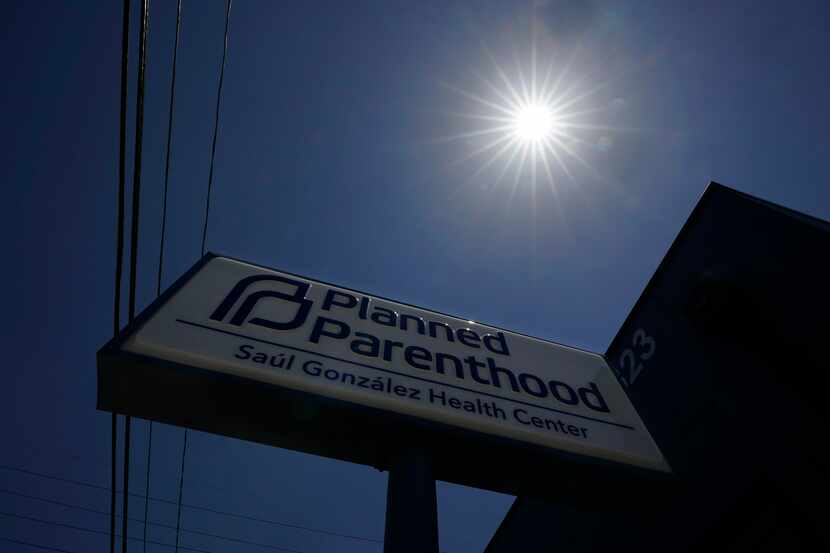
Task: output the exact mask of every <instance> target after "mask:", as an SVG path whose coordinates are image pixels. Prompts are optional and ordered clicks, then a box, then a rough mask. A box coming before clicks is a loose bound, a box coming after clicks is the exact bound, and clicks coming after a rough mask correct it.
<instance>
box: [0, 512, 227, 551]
mask: <svg viewBox="0 0 830 553" xmlns="http://www.w3.org/2000/svg"><path fill="white" fill-rule="evenodd" d="M0 516H6V517H10V518H16V519H19V520H28V521H29V522H36V523H38V524H45V525H47V526H55V527H57V528H67V529H69V530H76V531H78V532H88V533H90V534H103V535H105V536H106V535H108V534H109V533H108V532H105V531H103V530H96V529H95V528H87V527H86V526H77V525H75V524H67V523H65V522H56V521H54V520H45V519H42V518H37V517H30V516H26V515H20V514H17V513H6V512H4V511H0ZM124 520H126V519H124ZM120 536H121V541H122V543H123V542H124V541H126V540H133V541H138V540H140V538H128V537H127V536H125V535H124V534H120ZM147 543H150V544H152V545H160V546H162V547H171V548H172V547H173V545H172V544H169V543H164V542H161V541H149V542H147ZM182 549H184V550H187V551H196V552H198V553H213V552H212V551H208V550H207V549H196V548H195V547H184V546H182Z"/></svg>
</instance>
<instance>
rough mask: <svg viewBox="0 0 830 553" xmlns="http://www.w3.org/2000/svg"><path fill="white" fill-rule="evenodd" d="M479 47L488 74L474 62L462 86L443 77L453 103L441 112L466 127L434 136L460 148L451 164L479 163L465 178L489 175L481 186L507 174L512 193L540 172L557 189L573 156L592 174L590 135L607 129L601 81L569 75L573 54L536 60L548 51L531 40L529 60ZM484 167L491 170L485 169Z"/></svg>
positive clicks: (594, 143) (533, 182) (536, 178)
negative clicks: (508, 58)
mask: <svg viewBox="0 0 830 553" xmlns="http://www.w3.org/2000/svg"><path fill="white" fill-rule="evenodd" d="M482 50H483V52H484V53H485V54H486V57H487V58H489V60H490V62H491V69H490V70H489V72H490V75H489V76H488V75H486V74H484V73H482V72H481V71H479V70H476V69H472V70H470V71H469V74H470V76H472V77H474V78H475V79H474V81H473V83H468V84H467V86H463V87H462V86H458V85H456V84H452V83H448V82H444V83H442V84H443V85H444V86H445V87H446V88H447V89H449V90H450V91H451V92H453V93H454V96H455V101H456V102H459V103H458V107H457V108H455V109H453V110H451V111H447V112H445V113H446V114H447V115H449V116H451V117H453V118H454V119H455V120H456V121H459V122H461V121H464V127H466V129H459V131H460V132H458V133H457V134H451V135H448V136H443V137H439V138H437V139H436V140H435V141H434V142H436V143H445V142H456V143H457V144H459V147H460V148H461V149H462V152H461V155H460V156H459V157H458V158H456V159H455V160H453V163H454V164H460V163H468V162H470V163H472V164H474V165H477V166H478V167H477V168H476V170H475V171H474V172H473V173H472V175H471V177H470V178H471V179H479V178H487V179H488V180H490V182H489V183H487V184H482V185H481V186H482V187H483V188H489V189H493V188H494V187H496V186H498V185H501V184H502V183H504V182H505V181H506V180H507V181H508V182H509V181H512V190H511V197H512V194H513V193H515V191H516V189H517V188H518V186H519V184H520V183H522V182H524V183H527V184H528V185H529V186H530V187H531V188H532V189H533V190H534V191H535V190H536V186H537V182H538V181H539V179H541V180H542V181H543V182H545V183H546V184H547V187H548V188H549V189H550V191H551V192H552V193H553V194H554V195H555V196H558V194H559V190H558V188H559V183H560V181H561V180H562V178H563V177H564V178H566V179H568V180H569V181H571V182H575V176H574V173H573V171H572V170H571V165H572V163H576V164H577V165H580V166H582V167H584V168H585V169H587V170H588V171H589V172H590V174H592V175H595V174H597V172H596V169H595V168H594V167H593V166H592V165H591V163H590V162H589V161H588V159H586V157H585V155H586V154H587V155H590V153H591V152H593V151H594V149H595V148H596V146H597V144H599V143H598V142H597V138H596V137H595V136H593V135H594V134H597V133H601V132H604V131H605V130H610V129H611V127H607V126H605V125H601V124H600V122H599V121H597V120H596V116H597V115H600V114H601V113H602V111H603V109H605V108H604V107H603V105H604V104H597V103H596V102H597V98H596V97H595V94H596V93H597V92H598V91H600V90H602V89H603V87H604V86H605V83H604V82H597V83H594V85H593V86H590V81H589V82H586V81H585V79H582V78H579V77H580V75H575V74H574V71H572V67H573V65H574V64H573V58H571V59H570V60H568V59H564V61H563V58H564V57H563V56H559V57H553V56H550V57H548V59H541V60H540V57H542V58H544V57H546V56H541V55H540V52H539V51H538V50H537V48H536V45H535V43H534V45H533V46H532V48H531V51H530V56H529V59H523V57H522V56H521V55H519V54H518V53H517V52H516V51H514V56H513V63H510V64H507V65H502V64H500V63H498V62H497V61H496V58H495V56H493V54H492V53H491V52H490V51H489V49H488V48H487V47H486V46H485V45H482ZM545 51H547V50H545ZM540 62H541V63H540ZM528 69H529V70H528ZM484 71H485V72H487V71H488V70H487V69H485V70H484ZM476 81H477V83H476ZM471 84H474V86H473V87H472V88H471V87H470V85H471ZM586 85H588V86H586ZM488 168H492V170H491V171H489V172H488V173H485V170H487V169H488ZM485 175H486V176H485ZM534 194H535V192H534Z"/></svg>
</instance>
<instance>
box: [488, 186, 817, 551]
mask: <svg viewBox="0 0 830 553" xmlns="http://www.w3.org/2000/svg"><path fill="white" fill-rule="evenodd" d="M828 290H830V224H828V223H827V222H825V221H821V220H818V219H815V218H812V217H809V216H806V215H804V214H801V213H798V212H795V211H792V210H789V209H786V208H783V207H780V206H777V205H774V204H771V203H769V202H766V201H763V200H760V199H758V198H754V197H752V196H749V195H747V194H743V193H741V192H737V191H735V190H732V189H730V188H727V187H724V186H722V185H719V184H716V183H712V184H710V186H709V187H708V188H707V190H706V192H705V193H704V194H703V196H702V198H701V199H700V201H699V202H698V204H697V206H696V207H695V208H694V210H693V212H692V214H691V216H690V217H689V219H688V221H687V222H686V223H685V224H684V226H683V228H682V229H681V231H680V233H679V235H678V236H677V238H676V239H675V241H674V243H673V244H672V246H671V247H670V249H669V251H668V253H667V254H666V256H665V258H664V259H663V261H662V262H661V263H660V266H659V267H658V268H657V271H656V272H655V274H654V276H653V277H652V278H651V280H650V281H649V283H648V285H647V286H646V289H645V291H644V292H643V293H642V295H641V297H640V298H639V300H638V301H637V303H636V304H635V305H634V308H633V309H632V311H631V313H630V314H629V316H628V318H627V319H626V321H625V323H624V324H623V326H622V328H621V329H620V331H619V332H618V333H617V336H616V337H615V338H614V340H613V342H612V343H611V345H610V347H609V348H608V351H607V352H606V359H607V361H608V363H609V365H610V366H611V367H612V368H613V369H614V370H615V372H616V373H617V376H618V378H619V379H620V381H621V382H622V383H623V386H624V387H626V389H627V391H628V394H629V396H630V398H631V400H632V402H633V404H634V406H635V407H636V408H637V410H638V412H639V413H640V415H641V417H642V419H643V421H644V422H645V424H646V426H647V427H648V428H649V430H650V431H651V433H652V435H653V436H654V439H655V440H656V442H657V444H658V445H659V446H660V448H661V449H662V451H663V453H664V454H665V456H666V458H667V459H668V461H669V463H670V464H671V466H672V468H673V470H674V472H675V475H676V479H675V480H676V482H675V484H676V486H674V487H673V488H672V489H671V490H670V493H668V494H666V495H665V496H663V497H662V498H661V499H659V500H655V501H653V502H652V503H654V504H651V505H649V504H645V505H644V504H643V501H641V498H636V497H619V498H618V500H616V501H615V502H613V504H611V505H602V506H601V508H597V509H596V510H593V509H586V508H585V507H580V508H577V507H574V506H569V505H567V504H565V503H559V502H557V501H556V500H555V498H547V499H538V498H530V497H520V498H518V499H517V500H516V502H515V503H514V505H513V507H512V508H511V510H510V512H509V513H508V514H507V516H506V517H505V519H504V521H503V522H502V524H501V526H500V527H499V529H498V531H497V532H496V534H495V536H494V537H493V539H492V540H491V542H490V544H489V545H488V547H487V550H486V551H487V553H502V552H515V551H522V552H529V551H568V552H583V551H584V552H587V551H637V552H639V553H646V552H657V551H660V552H663V551H673V552H686V551H688V552H704V551H707V552H708V551H724V552H776V553H780V552H785V551H830V525H828V524H827V522H826V520H825V519H826V517H827V515H828V513H830V461H828V459H830V456H828V453H827V448H826V445H825V442H826V441H827V439H828V437H830V427H828V426H827V423H828V420H830V415H828V413H830V402H829V401H828V399H827V395H828V393H829V392H830V387H829V386H830V362H828V353H827V352H828V346H830V292H828ZM646 503H648V502H646Z"/></svg>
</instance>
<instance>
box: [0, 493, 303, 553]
mask: <svg viewBox="0 0 830 553" xmlns="http://www.w3.org/2000/svg"><path fill="white" fill-rule="evenodd" d="M0 493H5V494H8V495H12V496H15V497H22V498H25V499H31V500H34V501H40V502H43V503H49V504H51V505H58V506H59V507H66V508H68V509H75V510H78V511H85V512H88V513H95V514H99V515H107V514H109V513H108V512H107V511H102V510H100V509H95V508H93V507H87V506H85V505H78V504H76V503H67V502H65V501H58V500H57V499H51V498H47V497H40V496H37V495H30V494H26V493H21V492H17V491H14V490H7V489H3V488H0ZM119 518H120V515H119ZM129 520H131V521H133V522H142V519H140V518H132V517H130V519H129ZM145 522H146V523H147V524H149V525H151V526H158V527H159V528H167V529H168V530H175V529H176V527H175V526H173V525H172V524H164V523H163V522H156V521H145ZM181 531H182V532H184V533H187V534H194V535H197V536H205V537H209V538H214V539H219V540H225V541H230V542H235V543H242V544H245V545H255V546H257V547H262V548H265V549H272V550H274V551H287V552H289V553H302V552H300V551H299V550H297V549H290V548H287V547H280V546H278V545H271V544H267V543H260V542H255V541H251V540H246V539H242V538H235V537H232V536H224V535H221V534H213V533H211V532H204V531H202V530H191V529H188V528H182V529H181ZM145 540H146V538H145Z"/></svg>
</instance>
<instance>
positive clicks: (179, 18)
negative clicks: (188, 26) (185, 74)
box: [143, 0, 182, 553]
mask: <svg viewBox="0 0 830 553" xmlns="http://www.w3.org/2000/svg"><path fill="white" fill-rule="evenodd" d="M181 28H182V0H178V2H177V3H176V36H175V39H174V41H173V66H172V70H171V76H170V106H169V108H168V111H167V151H166V155H165V158H164V194H163V196H162V202H161V238H160V240H159V262H158V274H157V275H156V297H158V296H160V295H161V277H162V274H163V272H164V239H165V236H166V230H167V192H168V190H169V188H170V158H171V151H172V143H173V113H174V111H175V103H176V66H177V62H178V58H179V41H180V36H181ZM152 453H153V421H150V422H149V430H148V432H147V476H146V479H145V483H146V484H145V488H144V495H145V498H144V546H143V550H144V552H145V553H146V552H147V517H148V515H149V510H150V499H149V498H150V467H151V466H152Z"/></svg>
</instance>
